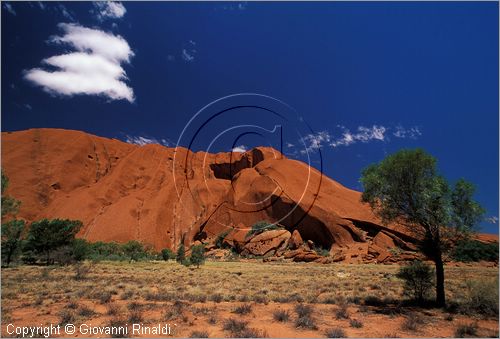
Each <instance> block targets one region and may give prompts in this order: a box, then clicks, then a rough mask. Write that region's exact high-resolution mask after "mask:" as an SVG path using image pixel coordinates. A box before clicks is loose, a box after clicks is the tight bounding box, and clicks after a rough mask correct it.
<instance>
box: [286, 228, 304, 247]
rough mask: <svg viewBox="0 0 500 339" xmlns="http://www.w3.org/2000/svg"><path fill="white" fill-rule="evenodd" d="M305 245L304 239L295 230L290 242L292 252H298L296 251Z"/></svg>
mask: <svg viewBox="0 0 500 339" xmlns="http://www.w3.org/2000/svg"><path fill="white" fill-rule="evenodd" d="M303 243H304V240H302V237H301V236H300V233H299V231H297V230H294V231H293V232H292V237H291V238H290V242H289V245H288V247H289V248H290V249H291V250H296V249H298V248H299V247H300V246H302V244H303Z"/></svg>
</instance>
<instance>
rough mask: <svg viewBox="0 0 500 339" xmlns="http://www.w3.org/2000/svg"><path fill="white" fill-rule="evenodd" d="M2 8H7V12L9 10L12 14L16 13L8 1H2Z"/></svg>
mask: <svg viewBox="0 0 500 339" xmlns="http://www.w3.org/2000/svg"><path fill="white" fill-rule="evenodd" d="M3 8H4V9H5V10H7V12H9V13H10V14H12V15H16V14H17V13H16V11H15V10H14V8H12V5H11V4H10V3H8V2H4V3H3Z"/></svg>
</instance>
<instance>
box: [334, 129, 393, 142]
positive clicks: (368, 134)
mask: <svg viewBox="0 0 500 339" xmlns="http://www.w3.org/2000/svg"><path fill="white" fill-rule="evenodd" d="M342 128H343V129H344V131H343V133H342V136H341V137H340V138H338V139H335V140H333V141H332V142H331V143H330V146H332V147H339V146H349V145H351V144H354V143H356V142H358V141H359V142H363V143H367V142H369V141H372V140H378V141H384V140H385V132H386V131H387V128H385V127H384V126H377V125H373V126H372V127H365V126H359V127H358V129H357V131H356V132H351V131H350V130H349V129H347V128H345V127H342Z"/></svg>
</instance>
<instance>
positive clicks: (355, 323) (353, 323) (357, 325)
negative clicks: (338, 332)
mask: <svg viewBox="0 0 500 339" xmlns="http://www.w3.org/2000/svg"><path fill="white" fill-rule="evenodd" d="M349 324H350V325H351V327H354V328H361V327H363V323H362V322H361V321H359V320H357V319H351V321H350V322H349Z"/></svg>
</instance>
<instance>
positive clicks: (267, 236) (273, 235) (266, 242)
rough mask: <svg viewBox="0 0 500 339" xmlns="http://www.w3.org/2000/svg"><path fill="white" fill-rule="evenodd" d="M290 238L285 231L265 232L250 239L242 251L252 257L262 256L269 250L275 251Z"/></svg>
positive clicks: (288, 233)
mask: <svg viewBox="0 0 500 339" xmlns="http://www.w3.org/2000/svg"><path fill="white" fill-rule="evenodd" d="M290 237H291V234H290V232H288V231H287V230H272V231H266V232H263V233H261V234H258V235H256V236H255V237H253V238H252V239H250V241H249V242H248V243H247V244H246V245H245V248H244V249H245V250H247V251H248V252H249V253H250V254H253V255H264V254H266V253H267V252H269V251H271V250H277V249H278V248H279V247H280V245H281V244H282V243H283V242H285V241H287V240H288V239H290Z"/></svg>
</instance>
